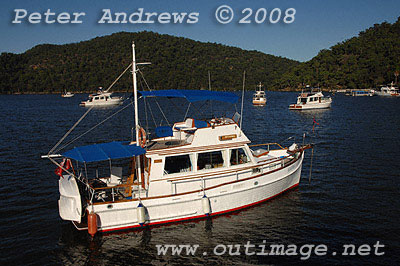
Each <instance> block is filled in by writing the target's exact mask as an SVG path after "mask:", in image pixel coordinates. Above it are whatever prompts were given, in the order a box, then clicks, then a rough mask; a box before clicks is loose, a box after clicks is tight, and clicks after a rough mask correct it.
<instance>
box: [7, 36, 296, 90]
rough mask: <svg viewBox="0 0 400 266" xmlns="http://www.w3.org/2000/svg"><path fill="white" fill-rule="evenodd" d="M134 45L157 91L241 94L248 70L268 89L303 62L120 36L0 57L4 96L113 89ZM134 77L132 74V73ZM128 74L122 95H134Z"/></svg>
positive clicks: (176, 40)
mask: <svg viewBox="0 0 400 266" xmlns="http://www.w3.org/2000/svg"><path fill="white" fill-rule="evenodd" d="M132 40H134V41H135V44H136V56H137V59H138V61H140V62H151V63H152V64H151V65H148V66H142V67H141V70H142V72H143V73H144V75H145V78H146V81H147V83H148V84H149V86H150V87H151V88H154V89H173V88H181V89H200V88H208V71H210V73H211V84H212V88H213V90H223V89H239V88H241V86H242V75H243V71H244V70H246V73H247V75H246V84H247V86H248V88H247V89H254V87H255V85H256V84H258V82H262V83H264V84H266V85H268V84H270V83H271V82H272V81H273V80H275V79H277V78H279V77H280V76H281V75H282V74H283V73H284V72H285V71H287V70H288V69H290V68H292V67H294V66H296V65H297V64H298V62H296V61H293V60H289V59H286V58H282V57H276V56H272V55H267V54H263V53H261V52H257V51H245V50H242V49H239V48H235V47H229V46H225V45H221V44H215V43H202V42H198V41H193V40H190V39H186V38H180V37H174V36H169V35H161V34H157V33H153V32H138V33H127V32H120V33H115V34H112V35H109V36H105V37H98V38H94V39H92V40H89V41H83V42H80V43H72V44H65V45H49V44H44V45H38V46H35V47H34V48H32V49H30V50H28V51H26V52H25V53H23V54H11V53H3V54H1V56H0V93H15V92H21V93H24V92H58V91H62V90H64V89H67V90H70V91H72V92H74V91H86V92H94V91H95V90H96V88H97V87H99V86H103V87H107V86H108V85H109V84H111V83H112V82H113V81H114V79H115V78H116V77H117V76H118V75H119V74H120V73H121V72H122V71H123V70H124V69H125V68H126V67H127V66H128V65H129V64H130V62H131V60H132V55H131V52H132V49H131V43H132ZM128 73H129V72H128ZM131 80H132V79H131V76H130V75H129V74H125V75H124V77H123V78H122V79H121V80H120V82H118V83H117V84H116V86H115V89H116V90H128V89H129V90H130V89H131V87H132V81H131Z"/></svg>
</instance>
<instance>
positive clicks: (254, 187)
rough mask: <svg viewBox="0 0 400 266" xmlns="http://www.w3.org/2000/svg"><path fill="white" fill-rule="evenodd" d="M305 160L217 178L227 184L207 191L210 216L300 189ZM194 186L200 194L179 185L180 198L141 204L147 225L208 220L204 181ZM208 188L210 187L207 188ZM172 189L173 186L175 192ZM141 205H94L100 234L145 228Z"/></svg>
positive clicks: (197, 182)
mask: <svg viewBox="0 0 400 266" xmlns="http://www.w3.org/2000/svg"><path fill="white" fill-rule="evenodd" d="M303 157H304V152H303V153H302V155H301V157H300V158H299V159H298V160H296V161H294V162H293V163H292V164H291V165H288V166H284V167H282V165H281V162H280V163H279V165H276V166H271V165H270V166H268V167H265V168H263V170H262V171H261V173H262V172H264V174H261V173H257V174H253V171H252V169H254V168H251V169H247V170H244V171H240V172H239V173H238V175H236V174H235V175H232V174H230V175H227V176H226V177H224V176H220V177H217V178H216V179H223V178H225V179H226V180H224V182H223V183H222V184H220V185H217V186H216V187H215V188H212V187H211V188H209V189H206V190H205V191H204V193H205V195H206V196H207V198H208V199H209V202H210V207H211V213H210V215H211V216H214V215H220V214H223V213H227V212H231V211H235V210H238V209H242V208H246V207H250V206H252V205H255V204H258V203H261V202H263V201H266V200H268V199H270V198H272V197H274V196H277V195H279V194H281V193H282V192H284V191H286V190H289V189H291V188H294V187H296V186H297V185H298V184H299V181H300V174H301V166H302V161H303ZM276 169H279V170H276ZM205 182H210V183H212V182H214V181H213V180H211V179H210V180H209V181H205ZM219 182H220V180H216V183H219ZM191 183H192V185H193V188H197V190H198V191H196V192H193V193H187V194H186V193H185V194H183V195H182V194H181V195H179V194H180V193H179V184H178V183H176V184H175V186H174V187H175V190H176V189H177V186H178V191H177V194H178V195H176V196H168V197H161V198H159V197H156V198H153V199H142V201H141V202H142V204H143V205H144V207H145V209H146V222H145V224H146V225H156V224H162V223H171V222H178V221H183V220H190V219H197V218H203V217H207V215H206V214H205V213H204V209H203V206H202V198H203V191H201V190H199V187H200V184H201V183H202V180H201V179H197V180H193V181H192V182H191ZM211 185H212V184H211ZM187 186H188V182H185V188H187ZM208 186H209V185H207V183H206V187H208ZM172 187H173V184H172V183H171V189H172ZM138 204H139V201H138V200H132V201H128V202H119V203H113V204H108V205H107V204H98V205H94V206H93V207H94V208H93V211H94V212H95V213H96V214H97V217H98V218H97V219H98V231H103V232H107V231H113V230H121V229H128V228H137V227H142V226H141V225H140V224H139V222H138V216H137V215H138V212H137V206H138ZM110 206H111V207H110ZM74 224H75V223H74ZM75 225H76V227H77V228H78V229H81V230H86V229H87V227H81V226H80V225H79V224H75Z"/></svg>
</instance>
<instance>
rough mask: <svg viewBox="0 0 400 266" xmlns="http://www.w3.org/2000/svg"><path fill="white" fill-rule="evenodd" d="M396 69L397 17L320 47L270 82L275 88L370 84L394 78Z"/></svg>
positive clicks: (399, 64) (399, 63) (399, 65)
mask: <svg viewBox="0 0 400 266" xmlns="http://www.w3.org/2000/svg"><path fill="white" fill-rule="evenodd" d="M399 70H400V18H399V19H398V20H397V22H395V23H394V24H390V23H386V22H385V23H382V24H375V25H374V26H373V27H371V28H369V29H367V30H365V31H363V32H361V33H360V34H359V35H358V37H353V38H351V39H349V40H347V41H345V42H342V43H339V44H337V45H335V46H333V47H331V48H330V49H329V50H322V51H320V52H319V54H318V55H317V56H316V57H314V58H313V59H312V60H310V61H308V62H305V63H302V64H300V65H298V66H296V67H295V68H293V69H292V70H291V71H288V72H287V73H285V74H284V75H283V76H282V77H281V78H280V79H278V80H276V81H275V82H274V87H276V88H281V89H283V88H286V89H297V88H299V87H301V86H302V84H303V83H304V84H309V85H314V86H316V85H318V84H319V85H320V86H321V87H323V88H325V89H336V88H349V89H357V88H374V87H378V86H379V85H380V84H388V83H390V82H391V81H394V80H395V76H394V73H395V72H396V71H399Z"/></svg>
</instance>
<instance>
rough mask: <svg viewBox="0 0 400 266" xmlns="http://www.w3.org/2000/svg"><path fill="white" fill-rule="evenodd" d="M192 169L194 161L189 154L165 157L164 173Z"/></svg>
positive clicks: (168, 173)
mask: <svg viewBox="0 0 400 266" xmlns="http://www.w3.org/2000/svg"><path fill="white" fill-rule="evenodd" d="M190 171H192V162H191V160H190V156H189V154H185V155H178V156H169V157H165V166H164V175H170V174H176V173H183V172H190Z"/></svg>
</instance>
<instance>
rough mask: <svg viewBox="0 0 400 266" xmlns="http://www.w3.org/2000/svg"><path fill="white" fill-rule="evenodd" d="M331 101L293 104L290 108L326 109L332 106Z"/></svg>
mask: <svg viewBox="0 0 400 266" xmlns="http://www.w3.org/2000/svg"><path fill="white" fill-rule="evenodd" d="M330 107H331V102H326V103H307V104H291V105H290V106H289V109H290V110H312V109H325V108H330Z"/></svg>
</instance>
